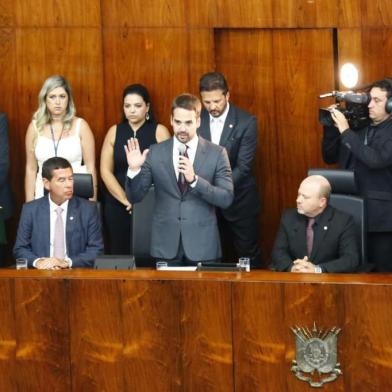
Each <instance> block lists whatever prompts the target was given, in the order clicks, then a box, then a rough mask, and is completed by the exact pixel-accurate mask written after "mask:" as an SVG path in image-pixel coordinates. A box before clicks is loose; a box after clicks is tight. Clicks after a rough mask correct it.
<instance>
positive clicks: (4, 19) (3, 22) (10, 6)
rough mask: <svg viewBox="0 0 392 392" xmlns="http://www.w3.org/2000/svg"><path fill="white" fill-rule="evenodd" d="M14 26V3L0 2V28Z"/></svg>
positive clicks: (10, 1)
mask: <svg viewBox="0 0 392 392" xmlns="http://www.w3.org/2000/svg"><path fill="white" fill-rule="evenodd" d="M14 24H15V15H14V1H13V0H2V1H1V2H0V27H11V26H14Z"/></svg>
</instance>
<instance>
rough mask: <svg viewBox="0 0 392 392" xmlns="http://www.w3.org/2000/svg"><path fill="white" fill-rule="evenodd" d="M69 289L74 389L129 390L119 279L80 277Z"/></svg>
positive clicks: (114, 391)
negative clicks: (82, 278)
mask: <svg viewBox="0 0 392 392" xmlns="http://www.w3.org/2000/svg"><path fill="white" fill-rule="evenodd" d="M69 290H70V291H69V298H70V320H69V323H70V326H71V329H72V335H71V347H72V348H71V361H72V390H74V391H96V390H101V391H113V392H116V391H125V390H127V388H125V386H124V378H123V365H122V353H123V335H122V334H123V329H122V319H121V317H122V312H121V291H120V289H119V282H116V281H110V280H107V281H101V282H98V281H82V280H81V281H77V280H76V281H72V282H70V287H69Z"/></svg>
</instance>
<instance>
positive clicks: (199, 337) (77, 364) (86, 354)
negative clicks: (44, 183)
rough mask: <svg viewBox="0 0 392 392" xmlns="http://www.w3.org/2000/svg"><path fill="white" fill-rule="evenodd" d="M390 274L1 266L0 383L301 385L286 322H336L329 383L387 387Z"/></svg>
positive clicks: (60, 387)
mask: <svg viewBox="0 0 392 392" xmlns="http://www.w3.org/2000/svg"><path fill="white" fill-rule="evenodd" d="M391 303H392V275H391V276H389V275H340V274H328V275H327V274H320V275H311V274H306V275H302V274H290V273H275V272H266V271H263V272H250V273H236V272H220V273H214V272H163V271H154V270H136V271H97V270H72V271H53V272H50V271H37V270H26V271H14V270H1V271H0V391H7V392H8V391H29V392H31V391H40V392H42V391H67V392H68V391H83V392H85V391H110V392H114V391H126V392H128V391H137V392H141V391H146V392H155V391H157V392H161V391H203V392H204V391H222V392H228V391H237V392H238V391H249V392H256V391H257V392H259V391H263V392H264V391H267V392H269V391H271V392H278V391H306V390H314V388H311V387H310V386H309V385H308V383H307V382H304V381H301V380H299V379H297V378H296V376H295V375H294V373H293V372H292V371H291V366H292V360H293V359H295V356H296V344H295V336H294V334H293V332H292V331H291V327H295V326H298V327H308V328H309V329H310V328H312V327H313V325H314V323H316V325H317V326H318V327H320V328H327V329H328V328H331V327H334V326H337V327H339V328H341V332H340V334H339V335H338V339H337V350H338V358H337V360H338V362H339V363H340V369H341V370H342V375H340V376H339V377H338V378H337V379H336V380H335V381H333V382H331V383H326V384H324V386H323V390H326V391H361V392H362V391H388V390H392V305H391Z"/></svg>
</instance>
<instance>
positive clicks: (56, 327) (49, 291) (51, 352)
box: [5, 279, 70, 392]
mask: <svg viewBox="0 0 392 392" xmlns="http://www.w3.org/2000/svg"><path fill="white" fill-rule="evenodd" d="M8 300H9V301H10V302H11V303H13V298H8ZM68 305H69V304H68V297H67V291H66V286H65V284H64V281H62V280H41V279H37V280H31V279H30V280H29V279H20V280H17V281H16V282H15V304H14V308H13V311H14V314H15V316H14V317H15V334H16V343H17V347H16V358H15V359H16V361H15V363H16V369H14V374H15V376H16V383H17V387H18V388H17V389H18V390H21V391H44V390H50V391H55V390H56V391H64V392H66V391H69V390H70V366H69V364H70V355H69V324H68V312H69V309H68ZM5 321H6V320H5Z"/></svg>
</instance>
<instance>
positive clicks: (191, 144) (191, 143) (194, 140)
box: [173, 135, 199, 151]
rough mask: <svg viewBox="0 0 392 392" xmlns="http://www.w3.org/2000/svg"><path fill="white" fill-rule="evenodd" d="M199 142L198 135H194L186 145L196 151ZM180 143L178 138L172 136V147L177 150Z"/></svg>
mask: <svg viewBox="0 0 392 392" xmlns="http://www.w3.org/2000/svg"><path fill="white" fill-rule="evenodd" d="M198 143H199V137H198V136H197V135H195V136H194V137H193V138H192V139H191V140H190V141H189V142H188V143H186V145H187V146H188V147H189V148H190V149H191V150H194V151H196V148H197V144H198ZM180 144H182V143H181V142H180V141H178V139H177V138H176V137H175V136H174V137H173V147H174V149H175V150H176V151H178V146H179V145H180Z"/></svg>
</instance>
